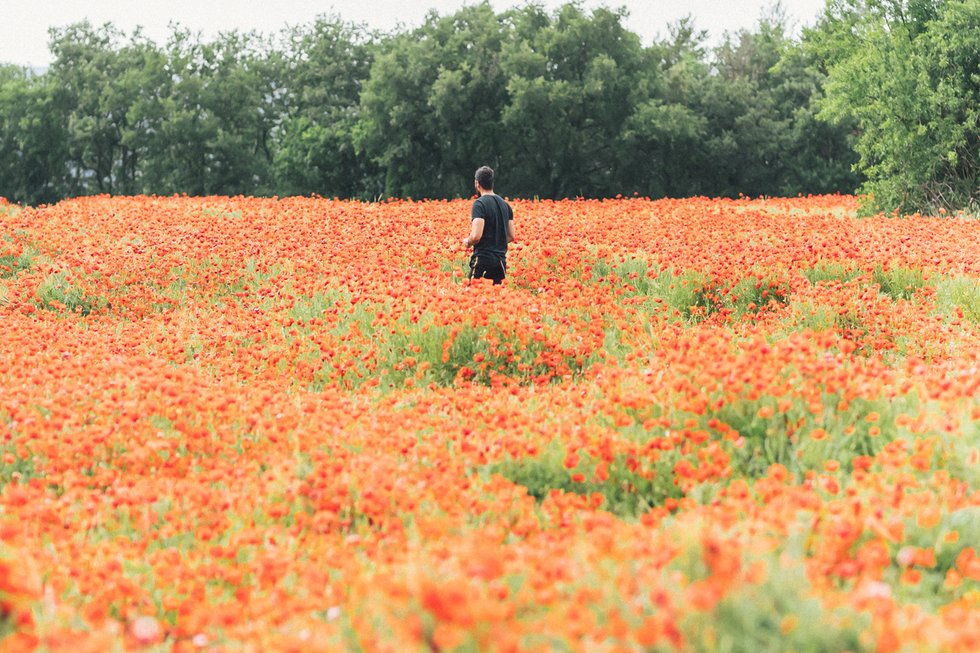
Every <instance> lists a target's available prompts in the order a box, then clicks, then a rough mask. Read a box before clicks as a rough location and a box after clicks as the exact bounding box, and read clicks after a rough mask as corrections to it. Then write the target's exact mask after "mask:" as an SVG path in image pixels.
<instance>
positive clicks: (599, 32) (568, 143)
mask: <svg viewBox="0 0 980 653" xmlns="http://www.w3.org/2000/svg"><path fill="white" fill-rule="evenodd" d="M623 17H624V14H623V13H622V12H621V11H612V10H609V9H604V8H599V9H595V10H593V11H592V12H591V14H587V13H585V12H584V11H583V10H582V9H581V8H580V7H579V6H578V5H577V4H566V5H564V6H562V7H560V8H559V9H558V10H556V12H555V13H554V14H553V15H549V14H547V13H545V12H544V10H542V9H541V8H540V7H537V6H534V5H529V6H527V7H525V8H523V9H520V10H518V11H516V12H515V13H513V14H512V16H511V20H512V22H513V25H514V36H513V39H512V40H511V41H509V42H508V43H507V44H506V46H505V47H504V49H503V52H502V54H501V61H500V65H501V70H502V72H503V74H504V75H505V76H506V79H507V94H508V97H507V99H506V106H505V107H504V109H503V112H502V115H501V118H500V120H501V124H502V126H503V130H502V131H503V138H504V139H505V140H504V141H503V142H502V145H503V147H504V149H502V150H501V159H502V162H501V165H502V167H503V168H504V174H505V175H506V177H507V178H508V179H509V181H508V184H507V187H508V189H509V190H510V189H512V190H513V192H515V193H517V194H525V195H537V194H540V195H543V196H546V197H569V196H576V195H579V196H605V195H615V194H617V193H619V192H621V191H622V190H623V187H622V184H621V180H620V175H621V170H622V165H623V156H622V148H623V145H624V143H623V137H624V126H625V125H626V123H627V121H628V120H629V119H630V118H631V116H633V115H634V113H635V112H636V110H637V107H638V105H640V104H641V103H642V102H643V101H644V100H645V99H646V98H647V96H648V86H647V84H646V82H645V80H644V79H643V78H644V67H645V65H646V64H647V63H648V62H647V59H646V57H645V56H644V52H643V48H642V46H641V44H640V41H639V38H638V37H637V36H636V34H633V33H632V32H630V31H628V30H627V29H626V28H625V27H624V25H623Z"/></svg>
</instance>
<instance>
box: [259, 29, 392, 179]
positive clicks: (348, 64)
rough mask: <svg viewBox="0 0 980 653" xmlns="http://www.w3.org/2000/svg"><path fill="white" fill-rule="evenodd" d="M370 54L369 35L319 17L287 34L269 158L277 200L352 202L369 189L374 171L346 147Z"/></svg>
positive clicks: (350, 146)
mask: <svg viewBox="0 0 980 653" xmlns="http://www.w3.org/2000/svg"><path fill="white" fill-rule="evenodd" d="M373 47H374V37H373V36H372V35H371V34H368V33H367V32H366V31H365V30H364V29H363V28H361V27H358V26H355V25H352V24H349V23H345V22H343V21H342V20H340V19H339V18H330V17H320V18H317V19H316V20H315V21H314V22H313V23H312V24H311V25H308V26H300V27H296V28H293V29H292V30H290V31H289V32H288V33H287V46H286V47H285V48H284V53H283V54H282V62H281V65H282V68H283V72H282V75H283V79H284V81H283V100H282V104H283V109H282V111H283V122H282V125H281V126H280V127H279V129H278V130H277V143H276V149H275V153H274V156H273V165H274V168H275V174H276V191H277V193H279V194H283V195H294V194H300V195H307V194H311V193H316V194H319V195H324V196H328V197H329V196H340V197H355V196H360V195H364V194H365V193H367V192H369V190H370V189H371V188H372V187H373V186H374V185H375V183H374V179H375V177H376V176H377V170H376V169H375V167H374V166H373V165H371V162H370V161H369V160H368V158H367V157H366V156H363V155H361V154H359V153H358V152H357V150H356V148H355V144H354V129H355V126H356V125H357V120H358V111H359V104H360V95H361V88H362V86H363V84H364V82H365V81H366V80H367V78H368V75H369V74H370V72H371V63H372V61H373Z"/></svg>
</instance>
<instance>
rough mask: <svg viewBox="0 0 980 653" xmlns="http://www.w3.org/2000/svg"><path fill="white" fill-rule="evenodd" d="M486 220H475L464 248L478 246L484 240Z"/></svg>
mask: <svg viewBox="0 0 980 653" xmlns="http://www.w3.org/2000/svg"><path fill="white" fill-rule="evenodd" d="M484 224H486V220H484V219H483V218H473V225H472V226H471V227H470V235H469V236H467V237H466V238H464V239H463V246H464V247H470V246H472V245H476V244H477V243H478V242H480V239H481V238H483V225H484Z"/></svg>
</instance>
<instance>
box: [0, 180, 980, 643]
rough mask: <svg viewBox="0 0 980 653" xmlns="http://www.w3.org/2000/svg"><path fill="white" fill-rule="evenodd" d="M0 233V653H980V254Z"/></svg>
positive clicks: (409, 218) (746, 224)
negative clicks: (497, 273) (497, 260)
mask: <svg viewBox="0 0 980 653" xmlns="http://www.w3.org/2000/svg"><path fill="white" fill-rule="evenodd" d="M513 205H514V207H515V213H516V224H517V227H518V234H519V237H518V241H517V242H515V243H514V244H513V245H512V249H511V253H510V256H509V263H510V265H509V267H510V271H509V272H510V276H509V277H508V279H507V281H506V282H505V284H504V285H503V286H499V287H493V286H491V285H490V284H489V283H482V282H475V283H472V284H470V283H467V282H466V280H465V278H464V269H465V261H466V259H467V256H468V255H467V253H466V252H464V251H463V249H462V247H461V246H460V239H461V238H462V236H464V235H465V234H466V233H467V230H468V215H469V203H468V202H466V201H455V202H435V201H432V202H411V201H393V202H383V203H371V204H366V203H357V202H341V201H331V200H326V199H303V198H291V199H247V198H221V197H209V198H186V197H184V198H148V197H139V198H108V197H92V198H85V199H77V200H72V201H67V202H63V203H60V204H57V205H55V206H48V207H40V208H36V209H34V208H21V207H16V206H12V205H9V204H5V203H3V202H2V201H0V373H2V380H0V651H4V652H8V651H21V650H25V651H26V650H38V649H39V650H49V651H62V650H70V651H72V652H73V653H83V652H85V651H92V652H101V651H115V650H134V649H139V650H149V651H198V650H203V651H209V650H221V651H226V650H227V651H280V650H281V651H321V650H322V651H332V650H337V651H365V652H368V653H372V652H375V651H392V652H396V651H397V652H405V651H408V652H411V651H588V652H605V651H609V652H612V651H651V652H658V653H660V652H664V653H666V652H668V651H705V652H707V651H718V652H729V653H735V652H741V651H746V652H752V653H760V652H765V651H797V652H800V651H814V652H829V651H855V652H857V651H882V652H889V651H976V650H980V558H978V555H977V551H978V548H980V425H978V423H980V399H978V397H980V370H978V365H980V329H978V324H980V228H978V227H980V225H978V223H977V222H976V220H972V219H968V218H964V217H962V216H953V217H950V216H942V217H913V218H908V219H899V218H889V217H879V218H869V219H858V218H855V217H853V215H854V208H855V201H854V199H853V198H849V197H839V196H834V197H811V198H798V199H785V200H783V199H780V200H774V199H769V200H748V199H744V200H709V199H689V200H661V201H649V200H645V199H616V200H607V201H586V200H578V201H563V202H551V201H535V202H530V201H515V202H513Z"/></svg>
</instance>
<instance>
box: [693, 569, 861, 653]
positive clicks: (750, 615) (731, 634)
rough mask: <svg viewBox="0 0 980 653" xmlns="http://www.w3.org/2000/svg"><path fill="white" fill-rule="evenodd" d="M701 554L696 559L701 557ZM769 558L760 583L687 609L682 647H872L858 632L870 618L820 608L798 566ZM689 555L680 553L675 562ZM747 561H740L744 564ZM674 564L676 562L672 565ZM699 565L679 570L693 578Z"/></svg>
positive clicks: (737, 651) (808, 652)
mask: <svg viewBox="0 0 980 653" xmlns="http://www.w3.org/2000/svg"><path fill="white" fill-rule="evenodd" d="M704 555H705V554H704V553H701V555H698V556H697V557H696V559H697V560H698V562H700V559H701V558H703V557H704ZM775 558H776V557H775V556H771V557H770V558H769V559H768V560H764V561H760V562H761V564H764V565H765V566H766V567H767V574H766V576H765V579H764V580H763V581H762V582H759V583H740V584H738V585H737V586H735V587H733V588H732V589H731V590H729V591H728V592H726V593H725V595H724V596H723V597H722V599H721V601H720V602H719V603H718V604H717V605H716V606H715V607H714V609H713V610H711V611H710V612H700V611H691V613H690V615H689V616H687V617H686V618H685V619H684V621H683V622H682V624H681V629H682V632H683V633H684V635H685V639H684V641H685V647H684V650H686V651H692V652H698V653H701V652H703V653H708V652H709V651H710V652H711V653H717V652H719V651H724V652H725V653H757V652H759V651H800V652H803V653H824V652H826V651H853V652H860V651H872V650H874V646H873V642H870V641H868V639H867V638H866V637H865V636H863V634H864V633H866V631H867V629H868V627H869V622H870V616H869V615H867V614H859V613H856V612H854V611H852V610H849V609H846V608H842V607H838V608H831V607H827V606H825V605H824V604H823V603H822V602H821V601H820V600H819V599H818V598H816V597H815V596H812V595H811V594H812V587H811V585H810V582H809V580H808V579H807V577H806V573H805V571H804V566H803V565H801V564H794V565H792V566H790V565H787V564H786V563H785V562H782V563H781V562H779V561H778V560H776V559H775ZM686 559H687V560H689V559H691V556H684V555H681V556H679V558H678V560H681V561H683V560H686ZM750 562H752V561H751V560H747V561H743V562H742V564H743V565H745V564H748V563H750ZM675 565H676V563H675ZM703 566H704V563H700V564H698V565H694V564H691V563H689V564H688V565H687V566H686V567H685V566H683V565H682V569H683V570H684V571H686V572H687V573H688V574H690V575H694V576H695V577H696V576H697V571H698V570H699V568H701V567H703Z"/></svg>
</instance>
